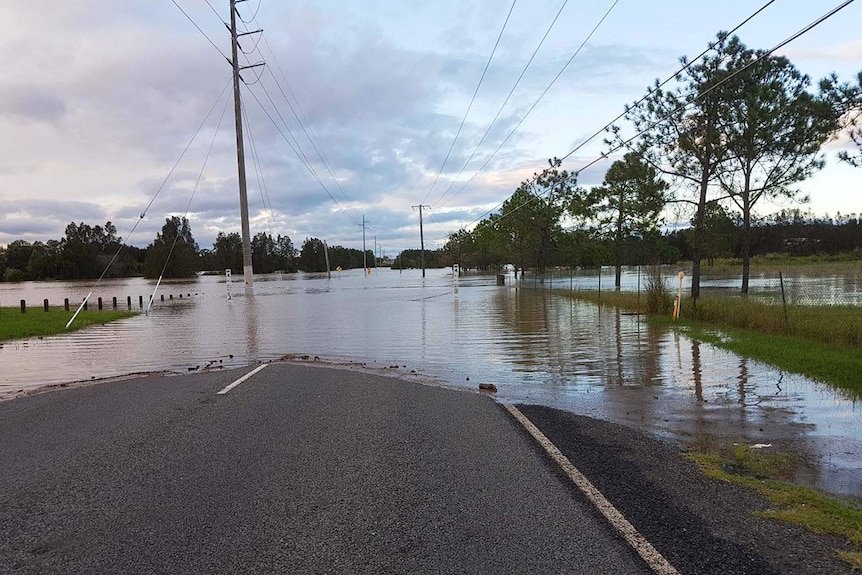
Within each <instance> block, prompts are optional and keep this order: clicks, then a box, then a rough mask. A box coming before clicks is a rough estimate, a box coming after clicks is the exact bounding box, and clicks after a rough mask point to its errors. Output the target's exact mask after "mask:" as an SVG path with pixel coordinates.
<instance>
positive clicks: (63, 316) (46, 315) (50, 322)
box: [0, 307, 136, 341]
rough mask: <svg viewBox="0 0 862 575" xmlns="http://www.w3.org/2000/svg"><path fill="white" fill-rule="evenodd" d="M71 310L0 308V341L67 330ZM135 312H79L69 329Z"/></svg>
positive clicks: (113, 319) (102, 322)
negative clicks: (25, 310) (22, 310)
mask: <svg viewBox="0 0 862 575" xmlns="http://www.w3.org/2000/svg"><path fill="white" fill-rule="evenodd" d="M73 314H74V312H72V311H66V310H64V309H63V308H49V309H48V311H47V312H45V311H44V310H42V309H41V308H39V309H30V310H28V311H27V313H21V310H20V308H17V307H2V308H0V341H7V340H10V339H21V338H25V337H35V336H45V335H55V334H58V333H64V332H65V331H66V329H65V326H66V323H67V322H68V321H69V319H71V317H72V315H73ZM134 315H136V313H135V312H129V311H95V310H88V311H82V312H81V313H80V314H78V317H77V318H76V319H75V322H74V323H73V324H72V325H71V327H69V330H76V329H81V328H83V327H87V326H90V325H96V324H104V323H108V322H111V321H116V320H118V319H124V318H127V317H132V316H134Z"/></svg>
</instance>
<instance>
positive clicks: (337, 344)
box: [0, 269, 862, 496]
mask: <svg viewBox="0 0 862 575" xmlns="http://www.w3.org/2000/svg"><path fill="white" fill-rule="evenodd" d="M234 279H235V280H236V279H237V278H234ZM512 279H513V278H512V277H511V276H509V277H507V285H505V286H502V287H500V286H497V285H495V284H496V282H495V277H494V276H493V275H473V276H465V277H462V278H459V279H457V280H456V279H455V278H453V277H452V275H451V274H450V273H449V274H447V273H446V272H444V271H442V270H429V272H428V277H427V278H425V279H423V278H422V277H421V274H420V273H419V272H418V271H416V270H409V271H404V272H403V273H400V272H399V271H398V270H388V269H381V270H375V271H373V273H372V274H371V275H369V276H367V277H366V276H363V274H362V272H361V271H355V270H354V271H348V272H341V273H333V276H332V278H331V279H327V278H326V277H325V276H323V275H319V274H318V275H303V274H296V275H284V276H277V275H273V276H264V277H259V278H258V279H257V282H256V286H255V295H254V296H253V297H246V296H245V294H244V293H243V289H242V283H241V281H239V282H238V281H234V282H232V283H230V284H227V283H225V280H224V278H223V277H200V278H197V279H195V280H193V281H181V282H166V283H164V284H163V285H162V287H161V288H160V290H159V292H158V295H157V296H156V300H157V301H156V302H155V303H154V305H153V308H152V310H151V311H150V313H149V315H143V314H142V315H139V316H136V317H134V318H131V319H128V320H123V321H119V322H115V323H112V324H108V325H105V326H96V327H91V328H87V329H84V330H81V331H77V332H72V333H68V334H63V335H61V336H55V337H46V338H44V339H28V340H16V341H11V342H5V343H2V344H0V398H10V397H14V396H16V395H20V394H22V393H27V392H29V391H32V390H34V389H36V388H38V387H41V386H44V385H46V384H59V383H66V382H72V381H80V380H91V379H94V378H104V377H112V376H119V375H123V374H128V373H134V372H149V371H161V370H167V371H175V372H187V371H188V370H190V369H191V370H197V369H205V368H210V369H218V368H227V367H238V366H242V365H248V364H249V363H252V362H256V361H268V360H275V359H279V358H282V357H283V356H285V355H291V356H303V355H308V356H309V360H313V358H314V357H315V356H317V357H318V358H320V360H321V361H322V362H325V363H334V364H347V365H352V366H359V364H364V368H365V369H371V370H376V371H378V372H381V373H382V372H387V373H392V372H394V373H397V374H400V375H403V376H404V377H407V378H416V379H421V380H422V381H430V382H436V383H438V384H442V385H447V386H452V387H461V388H467V389H475V388H477V387H478V384H479V383H494V384H495V385H496V386H497V389H498V392H497V394H496V396H497V399H498V400H499V401H503V402H523V403H536V404H542V405H548V406H552V407H557V408H560V409H565V410H569V411H572V412H575V413H579V414H583V415H589V416H594V417H600V418H603V419H607V420H610V421H614V422H617V423H622V424H625V425H629V426H633V427H637V428H640V429H643V430H645V431H647V432H650V433H653V434H655V435H658V436H661V437H665V438H668V439H671V440H675V441H680V442H683V443H686V442H690V441H692V440H694V439H695V438H702V437H711V438H717V439H719V440H722V441H734V442H739V443H745V444H748V445H756V444H766V445H769V444H771V445H772V447H764V448H763V449H789V450H792V451H794V452H796V453H798V454H799V455H800V456H801V458H802V460H803V461H804V464H803V465H801V466H800V468H799V470H798V472H797V475H798V476H797V480H799V481H800V482H802V483H807V484H810V485H814V486H817V487H819V488H822V489H825V490H827V491H831V492H834V493H838V494H849V495H855V496H862V407H860V404H859V402H858V400H854V399H853V398H852V397H850V396H848V395H847V394H846V393H843V392H841V391H837V390H834V389H832V388H830V387H829V386H826V385H823V384H820V383H817V382H814V381H811V380H808V379H806V378H804V377H801V376H798V375H794V374H789V373H784V372H782V371H780V370H777V369H775V368H772V367H769V366H766V365H764V364H761V363H759V362H756V361H752V360H748V359H745V358H741V357H739V356H737V355H735V354H732V353H729V352H725V351H722V350H720V349H717V348H715V347H712V346H710V345H707V344H702V343H698V342H695V341H692V340H690V339H688V338H686V337H685V336H683V335H681V334H679V333H678V332H677V331H675V330H673V329H666V328H657V327H654V326H649V325H648V324H647V323H646V322H645V321H643V318H641V317H640V316H638V315H629V314H626V313H622V312H619V311H615V310H611V309H608V308H598V307H596V306H594V305H592V304H588V303H582V302H577V301H572V300H570V299H568V298H565V297H562V296H561V295H560V293H559V291H562V290H563V289H564V287H565V286H564V285H563V284H565V283H566V280H565V278H558V279H557V280H555V285H553V286H548V287H555V288H556V289H535V288H531V287H525V286H518V285H517V284H515V283H514V282H513V281H512ZM581 281H589V280H581ZM626 281H628V282H629V283H632V282H633V281H634V277H633V274H632V273H629V274H628V275H627V279H626ZM571 282H572V283H574V280H573V279H572V280H571ZM154 285H155V284H154V282H151V281H149V280H143V279H139V278H136V279H125V280H110V281H106V282H102V283H101V284H99V285H98V286H97V288H96V289H95V290H94V292H93V295H92V296H91V301H93V302H95V300H96V298H97V297H99V296H101V297H102V298H103V300H104V301H105V306H106V307H110V302H111V299H112V298H113V297H117V299H118V300H119V305H120V307H121V308H123V307H124V304H125V302H126V297H127V296H131V297H132V300H133V305H134V307H135V308H137V302H138V296H143V297H144V299H145V300H146V299H147V297H148V296H149V294H150V293H152V291H153V288H154ZM91 288H92V284H91V283H86V282H25V283H22V284H0V305H4V306H10V305H17V303H18V301H19V300H20V299H26V300H27V302H28V305H29V306H30V307H31V308H39V307H40V306H41V303H42V300H43V299H46V298H47V299H49V301H51V303H52V305H54V304H55V303H56V304H61V303H62V300H63V298H65V297H68V298H69V299H70V300H71V301H72V302H80V301H81V300H82V298H83V297H84V296H85V295H86V294H87V292H88V291H89V290H90V289H91ZM229 292H230V297H228V294H229ZM161 294H165V300H166V301H165V302H161V301H158V300H159V297H160V295H161ZM180 294H182V296H183V298H182V299H179V295H180ZM170 295H173V296H174V299H170V298H169V296H170ZM93 307H95V306H93ZM27 313H40V311H39V309H32V310H31V311H28V312H27ZM0 321H2V318H0ZM396 365H397V366H398V368H397V369H394V366H396Z"/></svg>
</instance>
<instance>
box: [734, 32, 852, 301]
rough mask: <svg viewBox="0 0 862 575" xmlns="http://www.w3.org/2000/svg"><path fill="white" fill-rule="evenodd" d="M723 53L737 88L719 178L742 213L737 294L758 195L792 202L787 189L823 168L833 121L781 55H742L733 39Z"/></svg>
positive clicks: (794, 196) (794, 194)
mask: <svg viewBox="0 0 862 575" xmlns="http://www.w3.org/2000/svg"><path fill="white" fill-rule="evenodd" d="M725 53H726V55H727V58H728V63H727V64H726V72H727V73H728V74H736V76H735V77H734V86H736V89H735V90H733V91H732V92H730V93H729V94H728V102H729V104H730V105H729V106H728V107H727V109H726V112H725V120H726V121H725V122H722V123H721V127H720V129H721V133H722V140H723V141H724V142H726V146H727V149H728V152H729V153H728V162H727V167H728V169H727V170H725V171H723V172H722V173H721V174H720V180H721V184H722V188H723V189H724V190H725V191H726V192H727V194H728V195H729V197H730V198H731V200H733V202H734V203H735V204H736V206H737V207H738V208H739V210H740V212H741V214H742V238H741V239H742V246H741V254H740V255H741V257H742V293H743V294H747V293H748V281H749V275H750V266H751V253H750V252H751V250H750V248H751V237H750V229H751V210H752V208H753V207H754V206H755V205H756V204H757V203H758V202H759V201H760V200H762V199H764V198H765V199H775V198H779V197H781V198H785V199H790V200H798V199H799V192H798V190H797V189H796V188H795V187H794V184H797V183H798V182H801V181H803V180H805V179H806V178H808V177H809V176H811V174H812V173H814V172H816V171H817V170H819V169H821V168H822V167H823V165H824V161H823V158H822V156H821V155H820V153H819V152H820V146H821V145H822V144H823V143H824V142H825V141H826V139H827V138H828V136H829V134H830V133H832V132H833V131H834V130H835V126H836V121H835V120H834V119H833V116H832V112H831V107H830V104H829V103H828V102H827V101H826V100H824V99H817V98H815V97H814V96H812V95H811V94H809V93H808V91H807V88H808V86H809V84H810V80H809V78H808V76H805V75H803V74H801V73H800V72H799V71H798V70H797V69H796V68H795V67H794V66H793V64H791V63H790V61H789V60H788V59H787V58H785V57H783V56H766V54H765V53H764V52H763V51H754V50H749V49H747V48H746V47H745V45H744V44H742V42H740V41H739V39H738V38H737V37H735V36H734V37H733V38H731V39H730V41H729V42H728V43H727V46H726V48H725ZM803 200H804V199H803Z"/></svg>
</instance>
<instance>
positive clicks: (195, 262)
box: [0, 216, 375, 282]
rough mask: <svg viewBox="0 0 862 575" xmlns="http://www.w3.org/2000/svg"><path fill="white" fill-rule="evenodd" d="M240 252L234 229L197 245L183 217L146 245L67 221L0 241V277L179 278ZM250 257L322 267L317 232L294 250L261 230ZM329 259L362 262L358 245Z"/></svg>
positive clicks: (351, 264)
mask: <svg viewBox="0 0 862 575" xmlns="http://www.w3.org/2000/svg"><path fill="white" fill-rule="evenodd" d="M121 248H122V249H121ZM242 258H243V256H242V238H241V237H240V234H239V233H236V232H233V233H229V234H225V233H224V232H219V234H218V236H216V240H215V242H213V247H212V249H201V248H200V247H199V246H198V244H197V242H196V241H195V239H194V235H193V234H192V228H191V224H190V223H189V221H188V219H187V218H179V217H177V216H172V217H169V218H166V219H165V224H164V226H162V230H161V231H160V232H159V233H157V234H156V237H155V239H154V240H153V242H152V243H150V244H149V245H148V246H147V247H146V248H138V247H135V246H130V245H125V244H123V239H122V238H121V237H118V236H117V229H116V227H115V226H114V225H113V224H112V223H111V222H107V223H106V224H105V225H104V226H98V225H97V226H90V225H89V224H85V223H83V222H81V223H79V224H76V223H74V222H72V223H70V224H69V225H68V226H66V235H65V237H63V238H61V239H59V240H48V241H46V242H38V241H37V242H33V243H30V242H27V241H24V240H16V241H13V242H11V243H10V244H9V245H8V246H6V247H5V248H3V247H0V281H6V282H14V281H24V280H54V279H95V278H98V277H100V276H102V275H103V274H104V277H112V278H116V277H132V276H144V277H148V278H155V277H159V276H164V277H168V278H182V277H192V276H194V275H195V274H197V273H198V272H201V271H217V272H222V273H223V272H224V270H227V269H230V270H232V271H233V272H236V273H241V272H242V267H243V265H242V261H243V259H242ZM251 259H252V267H253V268H254V271H255V273H273V272H276V271H283V272H296V271H300V270H302V271H306V272H321V271H326V258H325V254H324V249H323V241H322V240H320V239H318V238H307V239H306V240H305V241H304V242H303V244H302V247H301V249H300V250H297V249H296V247H295V246H294V244H293V242H292V241H291V239H290V237H288V236H282V235H280V234H279V235H277V236H275V237H273V236H272V235H270V234H267V233H266V232H260V233H258V234H256V235H255V236H253V237H252V238H251ZM329 262H330V267H331V269H335V268H337V267H340V268H341V269H352V268H361V267H362V266H363V263H364V262H363V256H362V251H361V250H356V249H352V248H345V247H342V246H330V247H329ZM366 263H367V265H368V267H374V266H375V260H374V253H373V252H372V251H371V250H367V251H366ZM109 264H110V265H109Z"/></svg>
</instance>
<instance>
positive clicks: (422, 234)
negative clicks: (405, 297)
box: [413, 204, 431, 278]
mask: <svg viewBox="0 0 862 575" xmlns="http://www.w3.org/2000/svg"><path fill="white" fill-rule="evenodd" d="M413 207H414V208H419V245H420V246H421V248H422V277H423V278H424V277H425V232H424V231H423V230H422V208H430V207H431V206H423V205H422V204H419V205H418V206H413Z"/></svg>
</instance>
